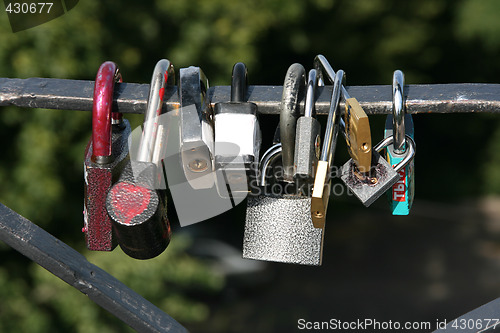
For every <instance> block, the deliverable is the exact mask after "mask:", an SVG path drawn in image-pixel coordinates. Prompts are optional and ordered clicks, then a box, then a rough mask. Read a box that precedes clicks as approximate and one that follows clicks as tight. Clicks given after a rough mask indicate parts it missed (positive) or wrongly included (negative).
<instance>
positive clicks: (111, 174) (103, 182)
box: [82, 61, 131, 251]
mask: <svg viewBox="0 0 500 333" xmlns="http://www.w3.org/2000/svg"><path fill="white" fill-rule="evenodd" d="M116 82H121V75H120V73H119V69H118V66H117V65H116V64H115V63H114V62H111V61H106V62H105V63H103V64H102V65H101V67H99V71H98V72H97V76H96V79H95V86H94V103H93V109H92V138H91V139H90V141H89V143H88V145H87V148H86V149H85V161H84V180H85V194H84V195H85V205H84V212H83V214H84V227H83V230H82V231H83V232H84V233H85V241H86V243H87V248H88V249H89V250H93V251H112V250H113V249H114V248H115V247H116V245H117V241H116V237H115V235H114V232H113V228H112V224H111V221H110V218H109V216H108V213H107V211H106V207H105V204H106V196H107V194H108V191H109V189H110V188H111V186H112V185H113V183H115V182H116V181H117V179H118V177H119V175H120V173H121V171H122V169H123V166H124V160H125V159H126V157H127V156H128V137H129V135H130V132H131V129H130V124H129V122H128V121H127V120H125V119H123V117H122V114H121V113H118V112H112V107H113V92H114V87H115V83H116Z"/></svg>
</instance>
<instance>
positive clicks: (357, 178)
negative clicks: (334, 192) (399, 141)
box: [340, 135, 415, 207]
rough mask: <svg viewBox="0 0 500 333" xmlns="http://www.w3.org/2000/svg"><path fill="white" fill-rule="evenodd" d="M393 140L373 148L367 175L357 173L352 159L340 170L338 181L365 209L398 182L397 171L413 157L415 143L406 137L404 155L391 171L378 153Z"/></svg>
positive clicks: (389, 138) (385, 140)
mask: <svg viewBox="0 0 500 333" xmlns="http://www.w3.org/2000/svg"><path fill="white" fill-rule="evenodd" d="M393 140H394V138H393V137H392V136H390V137H387V138H385V139H384V140H382V141H381V142H380V143H379V144H378V145H376V146H375V147H373V155H372V168H371V170H370V172H369V173H365V174H363V173H361V172H359V171H358V170H357V168H356V165H355V163H354V161H353V160H352V159H350V160H349V161H347V163H346V164H344V165H343V166H342V168H341V169H340V179H342V181H343V182H344V183H345V185H346V186H347V187H348V188H349V189H350V190H351V191H352V192H353V193H354V195H355V196H356V197H357V198H358V199H359V200H360V201H361V202H362V203H363V205H365V206H366V207H368V206H370V205H371V204H372V203H373V202H374V201H375V200H377V199H378V198H379V197H380V196H381V195H382V194H384V193H385V192H386V191H387V190H388V189H390V188H391V186H393V185H394V184H396V182H397V181H398V180H399V171H400V170H401V169H402V168H404V167H405V166H406V165H407V164H408V163H410V162H411V160H413V158H414V157H415V142H414V141H413V139H412V138H411V137H410V136H408V135H406V143H408V149H407V151H406V155H405V157H404V158H403V160H401V162H399V163H398V164H397V165H396V166H395V167H394V169H393V168H392V167H391V165H390V164H389V163H388V162H387V161H386V160H385V159H384V158H383V157H382V156H380V154H379V153H378V152H379V151H381V150H382V149H384V148H385V147H387V146H389V145H390V144H392V142H393Z"/></svg>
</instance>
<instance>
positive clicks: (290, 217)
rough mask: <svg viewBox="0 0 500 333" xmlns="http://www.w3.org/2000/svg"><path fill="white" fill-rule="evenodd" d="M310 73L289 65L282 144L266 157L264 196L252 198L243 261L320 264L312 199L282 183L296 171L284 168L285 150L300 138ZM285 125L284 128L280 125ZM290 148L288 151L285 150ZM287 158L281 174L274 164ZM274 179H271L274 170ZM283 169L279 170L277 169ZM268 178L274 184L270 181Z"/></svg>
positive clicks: (319, 241) (262, 182) (261, 180)
mask: <svg viewBox="0 0 500 333" xmlns="http://www.w3.org/2000/svg"><path fill="white" fill-rule="evenodd" d="M304 78H305V70H304V67H302V66H301V65H299V64H294V65H292V66H290V68H289V69H288V72H287V76H286V78H285V84H284V88H283V89H284V90H287V91H284V92H283V98H282V105H286V107H285V108H282V109H281V113H286V114H285V115H284V117H280V118H281V119H284V120H285V121H284V122H282V121H280V132H281V135H280V137H281V139H282V143H281V144H279V143H278V144H275V145H274V146H272V147H271V148H270V149H269V150H268V151H266V152H265V153H264V155H263V156H262V159H261V161H260V175H259V179H258V184H259V185H260V193H256V195H255V196H252V195H250V196H249V197H248V199H247V214H246V220H245V234H244V239H243V257H244V258H248V259H256V260H268V261H276V262H284V263H293V264H301V265H321V261H322V251H323V235H324V229H322V228H314V226H313V224H312V220H311V198H310V197H308V196H302V195H300V194H297V188H296V187H295V184H294V183H293V182H287V181H283V180H284V179H285V178H286V177H287V176H286V171H285V170H292V168H293V159H292V160H291V161H290V163H291V164H288V165H283V155H282V150H283V149H288V150H289V151H292V152H293V154H292V156H293V155H294V151H293V149H292V148H290V145H291V144H294V143H295V138H294V137H293V135H291V134H290V133H289V132H292V133H293V132H294V130H295V128H293V127H292V126H286V125H287V124H288V125H290V124H293V123H294V121H293V119H292V118H293V114H294V110H295V107H297V103H298V100H299V99H298V96H299V93H300V92H301V89H302V88H303V87H304V85H305V82H304ZM283 124H285V126H286V127H285V128H286V129H285V130H283V128H282V127H281V126H282V125H283ZM284 147H285V148H284ZM280 159H281V160H282V163H281V164H282V170H281V172H276V171H277V170H276V169H275V168H271V166H273V165H276V163H277V162H279V160H280ZM270 170H272V172H271V176H270V177H268V174H269V172H268V171H270ZM278 171H279V170H278ZM268 178H270V179H275V178H278V180H274V182H271V181H268Z"/></svg>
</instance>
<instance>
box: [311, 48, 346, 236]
mask: <svg viewBox="0 0 500 333" xmlns="http://www.w3.org/2000/svg"><path fill="white" fill-rule="evenodd" d="M317 59H318V57H316V59H315V68H316V69H317V70H318V75H320V77H321V78H322V75H323V74H322V73H323V71H325V72H326V73H327V75H328V77H329V79H330V81H331V82H332V84H333V91H332V98H331V101H330V110H329V112H328V120H327V123H326V129H325V136H324V139H323V147H322V149H321V156H320V159H319V161H318V166H317V168H316V175H315V177H314V187H313V193H312V202H311V217H312V222H313V224H314V227H316V228H324V227H325V221H326V211H327V208H328V201H329V199H330V185H331V170H330V167H331V165H332V162H333V156H334V155H335V148H336V146H337V138H338V132H339V128H340V120H341V115H340V110H339V107H338V106H339V102H340V94H341V93H340V90H341V88H342V81H343V79H344V71H343V70H338V71H337V73H336V74H333V76H331V75H332V73H334V72H333V70H332V69H331V67H330V64H329V63H328V62H324V63H323V62H321V63H320V62H319V61H318V60H317ZM325 60H326V59H325ZM321 81H322V82H324V80H323V78H322V79H321Z"/></svg>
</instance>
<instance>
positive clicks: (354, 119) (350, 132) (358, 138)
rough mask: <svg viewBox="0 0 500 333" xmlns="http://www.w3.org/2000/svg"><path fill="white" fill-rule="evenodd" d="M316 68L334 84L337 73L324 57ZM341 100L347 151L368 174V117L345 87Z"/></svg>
mask: <svg viewBox="0 0 500 333" xmlns="http://www.w3.org/2000/svg"><path fill="white" fill-rule="evenodd" d="M315 67H316V68H321V69H323V70H324V71H325V72H326V73H327V75H328V77H329V78H330V82H332V80H333V77H334V76H335V71H334V70H333V68H332V67H331V66H330V63H329V62H328V60H327V59H326V58H325V57H324V56H323V55H318V56H316V58H315ZM332 84H333V82H332ZM341 98H342V100H344V102H345V111H344V112H343V113H342V118H343V122H344V130H343V131H342V134H343V135H344V137H345V139H346V143H347V151H348V152H349V155H350V156H351V158H352V159H353V160H354V162H355V164H356V167H357V169H358V170H359V171H360V172H362V173H367V172H368V171H369V170H370V167H371V162H372V161H371V158H372V153H371V151H372V140H371V132H370V123H369V120H368V116H367V115H366V113H365V112H364V111H363V109H362V108H361V105H360V104H359V102H358V101H357V100H356V98H353V97H351V96H349V94H348V93H347V90H346V89H345V88H344V86H342V87H341Z"/></svg>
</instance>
